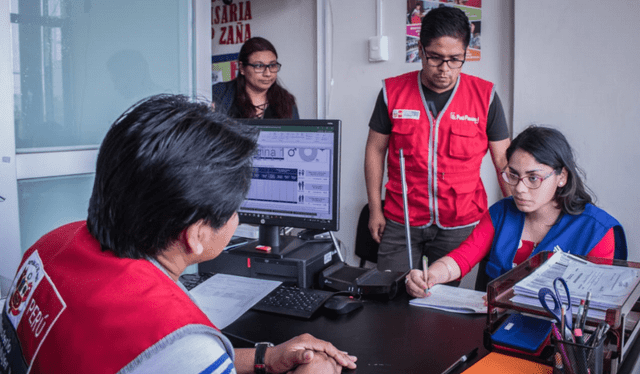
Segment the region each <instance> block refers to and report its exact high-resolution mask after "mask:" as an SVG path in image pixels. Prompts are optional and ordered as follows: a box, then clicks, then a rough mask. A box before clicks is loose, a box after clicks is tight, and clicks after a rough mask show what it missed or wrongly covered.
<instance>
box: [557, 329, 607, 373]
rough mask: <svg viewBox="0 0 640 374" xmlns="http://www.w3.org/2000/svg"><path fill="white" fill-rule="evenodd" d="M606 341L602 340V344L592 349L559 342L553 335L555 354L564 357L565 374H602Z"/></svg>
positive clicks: (564, 341)
mask: <svg viewBox="0 0 640 374" xmlns="http://www.w3.org/2000/svg"><path fill="white" fill-rule="evenodd" d="M604 340H605V339H601V340H600V344H598V345H597V346H595V347H591V346H588V345H583V344H577V343H573V342H570V341H566V340H557V339H556V337H555V336H553V335H552V337H551V341H552V342H553V344H554V346H555V352H556V353H560V356H561V357H562V365H563V368H564V371H563V373H564V374H602V368H603V361H604ZM554 356H555V355H554ZM554 373H555V371H554Z"/></svg>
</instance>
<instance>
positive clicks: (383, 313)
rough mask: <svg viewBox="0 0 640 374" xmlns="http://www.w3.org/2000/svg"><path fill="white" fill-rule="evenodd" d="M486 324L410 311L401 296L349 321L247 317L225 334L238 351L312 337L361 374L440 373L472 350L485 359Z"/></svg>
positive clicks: (480, 319)
mask: <svg viewBox="0 0 640 374" xmlns="http://www.w3.org/2000/svg"><path fill="white" fill-rule="evenodd" d="M485 324H486V316H485V315H473V316H470V315H461V314H452V313H445V312H440V311H436V310H431V309H428V308H421V307H416V306H411V305H409V296H408V295H407V294H406V293H404V292H403V293H402V294H401V295H399V296H398V297H396V298H395V299H394V300H391V301H382V300H371V299H365V304H364V308H361V309H359V310H357V311H354V312H352V313H351V314H348V315H342V316H326V315H324V314H323V313H322V311H321V312H320V314H319V315H316V316H314V317H313V319H311V320H308V321H307V320H299V319H292V318H287V317H282V316H278V315H273V314H269V313H261V312H255V311H249V312H247V313H245V314H244V315H243V316H242V317H240V318H239V319H238V320H237V321H235V322H234V323H233V324H231V325H229V326H228V327H227V328H225V329H224V330H222V332H223V333H224V334H225V335H227V337H228V338H229V339H230V340H231V341H232V342H233V344H234V346H236V347H249V346H251V347H252V346H253V344H252V343H253V342H259V341H271V342H273V343H276V344H278V343H282V342H284V341H287V340H289V339H290V338H292V337H294V336H296V335H300V334H302V333H305V332H308V333H310V334H311V335H313V336H315V337H317V338H319V339H324V340H327V341H330V342H331V343H333V344H334V345H335V346H336V347H338V349H342V350H345V351H347V352H349V353H350V354H352V355H355V356H357V357H358V362H357V364H358V369H356V371H354V372H357V373H394V374H398V373H441V372H443V371H444V370H445V369H446V368H447V367H449V366H450V365H451V364H452V363H454V362H455V361H456V360H457V359H459V358H460V357H461V356H462V355H464V354H466V353H469V351H471V350H472V349H473V348H476V347H478V348H479V354H480V356H484V355H485V354H486V353H487V350H486V349H485V348H484V347H482V331H483V329H484V326H485ZM238 338H240V339H238ZM243 339H246V340H248V342H247V341H246V340H245V341H244V342H243V341H242V340H243ZM476 360H477V358H476Z"/></svg>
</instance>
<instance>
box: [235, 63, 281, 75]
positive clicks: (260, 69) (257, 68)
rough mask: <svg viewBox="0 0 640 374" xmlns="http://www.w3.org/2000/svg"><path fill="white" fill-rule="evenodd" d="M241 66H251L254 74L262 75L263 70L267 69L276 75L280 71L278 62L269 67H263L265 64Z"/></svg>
mask: <svg viewBox="0 0 640 374" xmlns="http://www.w3.org/2000/svg"><path fill="white" fill-rule="evenodd" d="M243 65H247V66H251V67H252V68H253V71H255V72H256V73H264V69H269V71H270V72H272V73H277V72H279V71H280V68H281V67H282V64H281V63H279V62H274V63H272V64H269V65H265V64H250V63H246V64H243Z"/></svg>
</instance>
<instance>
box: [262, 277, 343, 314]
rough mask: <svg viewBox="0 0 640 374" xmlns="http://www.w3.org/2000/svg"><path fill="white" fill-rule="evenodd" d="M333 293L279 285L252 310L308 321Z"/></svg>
mask: <svg viewBox="0 0 640 374" xmlns="http://www.w3.org/2000/svg"><path fill="white" fill-rule="evenodd" d="M334 294H335V293H334V292H330V291H323V290H316V289H311V288H298V287H292V286H285V285H282V284H281V285H279V286H278V287H277V288H276V289H275V290H273V291H271V293H269V294H268V295H267V296H265V297H264V298H263V299H262V300H260V301H259V302H258V303H257V304H256V305H254V306H253V308H251V309H253V310H258V311H261V312H270V313H276V314H282V315H286V316H291V317H299V318H305V319H309V318H311V316H313V314H314V313H315V312H316V311H317V310H318V309H320V307H321V306H322V304H324V302H325V301H327V300H328V299H329V298H330V297H331V296H333V295H334Z"/></svg>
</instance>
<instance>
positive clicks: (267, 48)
mask: <svg viewBox="0 0 640 374" xmlns="http://www.w3.org/2000/svg"><path fill="white" fill-rule="evenodd" d="M281 67H282V64H280V63H279V62H278V53H277V52H276V49H275V47H274V46H273V44H271V42H269V41H268V40H267V39H264V38H260V37H254V38H251V39H249V40H247V41H246V42H245V43H244V44H243V45H242V48H240V53H239V54H238V69H239V74H238V76H237V77H236V78H235V79H233V80H231V81H229V82H223V83H218V84H215V85H213V87H212V89H211V90H212V93H213V100H212V102H213V104H214V108H215V109H216V111H217V112H220V113H224V114H226V115H228V116H230V117H233V118H293V119H298V118H300V116H299V115H298V107H297V106H296V99H295V98H294V97H293V95H292V94H290V93H289V91H287V90H285V89H284V88H283V87H282V86H280V85H279V84H278V72H279V71H280V68H281Z"/></svg>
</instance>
